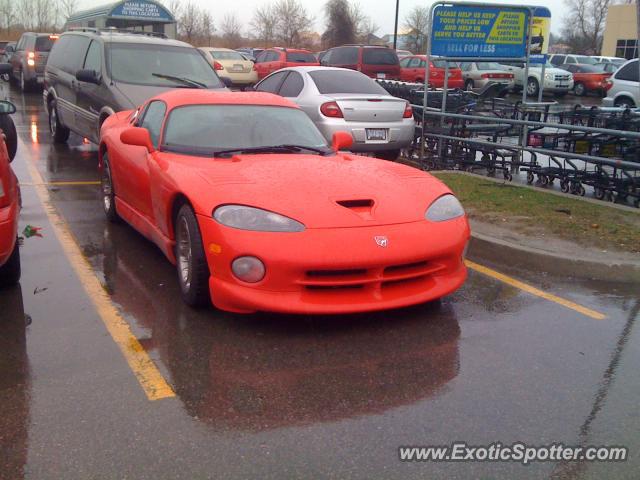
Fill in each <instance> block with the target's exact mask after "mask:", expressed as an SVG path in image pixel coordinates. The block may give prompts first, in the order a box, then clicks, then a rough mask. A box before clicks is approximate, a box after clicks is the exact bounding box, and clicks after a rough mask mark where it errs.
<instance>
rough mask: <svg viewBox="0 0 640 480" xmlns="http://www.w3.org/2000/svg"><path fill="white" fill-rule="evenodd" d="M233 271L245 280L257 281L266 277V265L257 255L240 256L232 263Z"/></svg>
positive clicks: (249, 281) (248, 281)
mask: <svg viewBox="0 0 640 480" xmlns="http://www.w3.org/2000/svg"><path fill="white" fill-rule="evenodd" d="M231 271H232V272H233V274H234V275H235V276H236V277H238V278H239V279H240V280H242V281H243V282H247V283H256V282H259V281H260V280H262V279H263V278H264V274H265V267H264V263H262V262H261V261H260V260H259V259H257V258H256V257H238V258H236V259H235V260H234V261H233V263H231Z"/></svg>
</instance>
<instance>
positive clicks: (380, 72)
mask: <svg viewBox="0 0 640 480" xmlns="http://www.w3.org/2000/svg"><path fill="white" fill-rule="evenodd" d="M320 64H321V65H323V66H327V67H342V68H349V69H351V70H357V71H359V72H362V73H364V74H365V75H368V76H369V77H371V78H380V79H395V80H397V79H399V78H400V62H399V61H398V55H397V54H396V52H395V51H394V50H392V49H390V48H387V47H377V46H371V45H343V46H341V47H334V48H330V49H329V50H327V51H326V53H325V54H324V55H323V57H322V60H321V61H320Z"/></svg>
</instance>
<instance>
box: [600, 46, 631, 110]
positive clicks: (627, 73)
mask: <svg viewBox="0 0 640 480" xmlns="http://www.w3.org/2000/svg"><path fill="white" fill-rule="evenodd" d="M638 86H639V85H638V59H635V58H634V59H633V60H629V61H628V62H627V63H625V64H624V65H623V66H621V67H620V68H619V69H618V70H617V71H616V73H614V74H613V76H611V77H609V78H608V79H607V80H606V83H605V89H606V91H607V96H606V97H605V98H603V99H602V106H603V107H630V108H634V107H637V106H638V105H640V94H639V93H640V92H638Z"/></svg>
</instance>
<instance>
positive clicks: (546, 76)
mask: <svg viewBox="0 0 640 480" xmlns="http://www.w3.org/2000/svg"><path fill="white" fill-rule="evenodd" d="M544 78H545V79H546V80H553V73H545V74H544Z"/></svg>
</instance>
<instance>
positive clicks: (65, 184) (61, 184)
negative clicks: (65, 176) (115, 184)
mask: <svg viewBox="0 0 640 480" xmlns="http://www.w3.org/2000/svg"><path fill="white" fill-rule="evenodd" d="M83 185H100V182H98V181H95V180H86V181H70V182H42V183H33V182H21V183H20V186H22V187H39V186H44V187H49V186H53V187H79V186H83Z"/></svg>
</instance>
